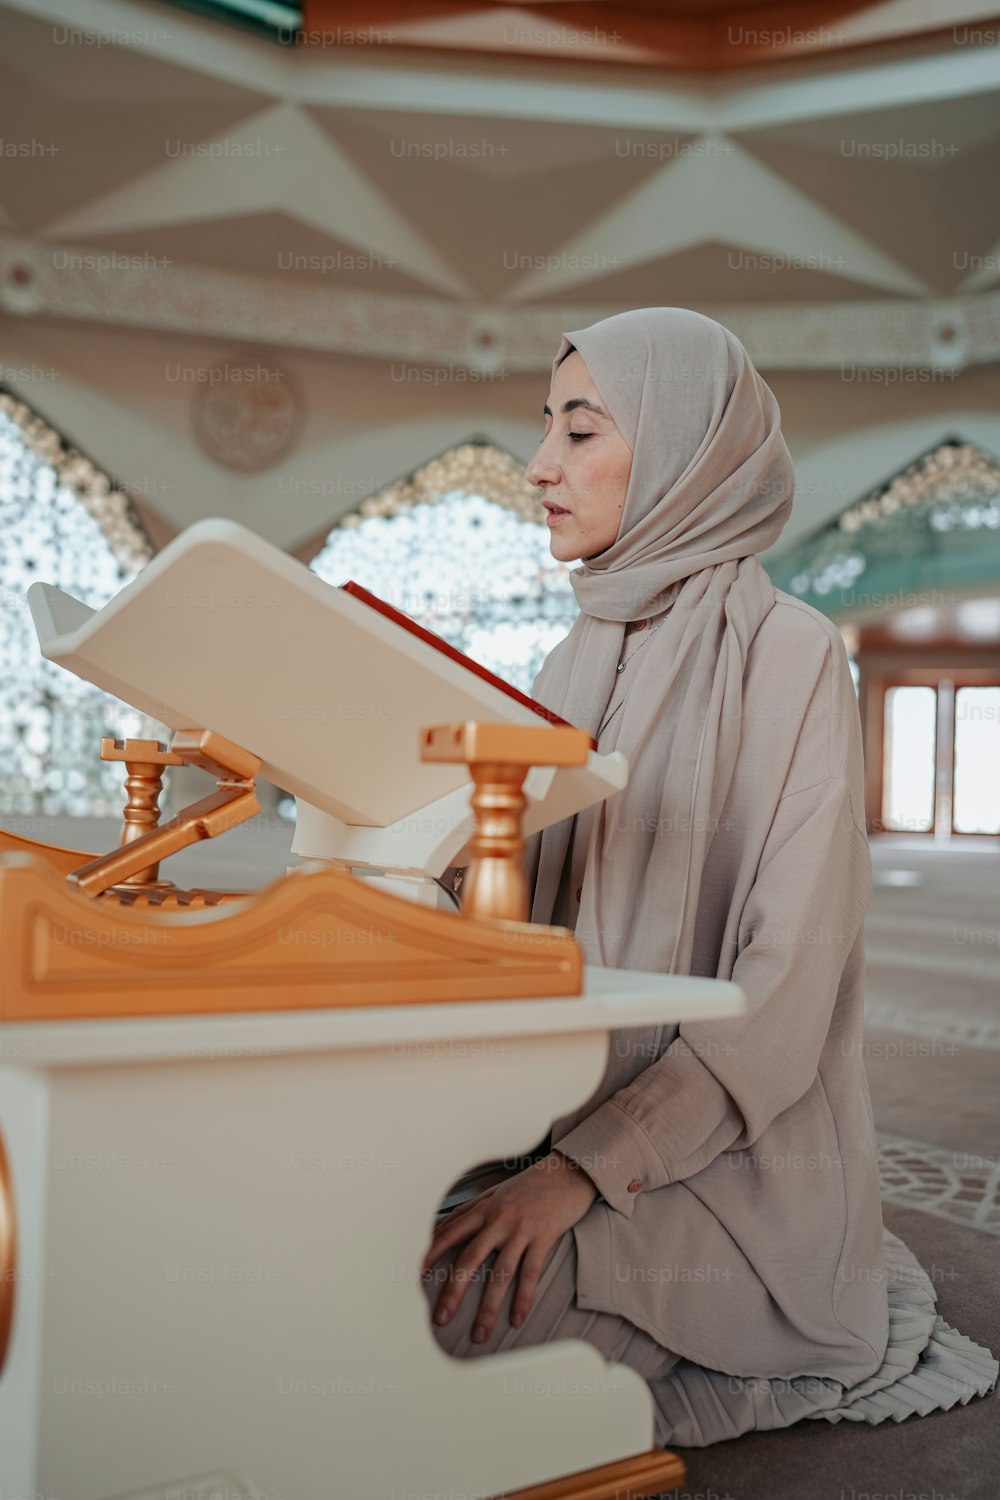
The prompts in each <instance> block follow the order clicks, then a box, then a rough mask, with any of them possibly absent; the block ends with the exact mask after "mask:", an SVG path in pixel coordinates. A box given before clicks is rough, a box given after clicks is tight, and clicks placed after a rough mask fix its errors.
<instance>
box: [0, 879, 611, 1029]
mask: <svg viewBox="0 0 1000 1500" xmlns="http://www.w3.org/2000/svg"><path fill="white" fill-rule="evenodd" d="M0 944H2V945H3V951H4V953H5V955H6V959H5V963H4V967H3V973H2V977H0V1021H35V1020H56V1019H60V1020H68V1019H74V1018H79V1017H84V1016H149V1015H185V1014H194V1013H199V1012H230V1011H243V1012H245V1011H257V1010H310V1009H323V1008H333V1007H338V1006H359V1005H412V1004H441V1003H445V1002H449V1001H466V1002H467V1001H469V1000H476V999H481V1000H501V999H520V998H524V997H534V996H545V995H578V994H580V992H581V988H582V983H583V965H582V959H581V952H580V948H579V946H578V945H577V943H576V941H575V940H574V938H573V936H572V934H571V933H570V932H568V931H567V930H566V929H565V928H560V927H532V926H531V925H529V924H527V923H516V922H495V921H492V920H490V919H483V918H472V917H469V918H466V917H459V916H457V915H455V914H454V913H452V912H447V911H435V910H432V909H430V908H428V907H424V906H419V905H418V904H417V903H416V902H413V901H408V900H406V899H405V898H404V897H400V896H393V895H390V894H389V893H387V892H385V891H381V890H377V889H373V888H370V887H369V886H368V885H367V884H366V883H365V882H364V881H361V880H356V879H355V878H354V876H352V875H349V874H348V873H347V872H346V871H344V870H340V869H338V868H336V867H335V866H332V865H331V866H328V867H324V868H316V867H313V866H303V867H302V868H301V869H296V870H293V871H292V872H291V873H290V874H288V875H285V876H282V877H281V878H280V879H279V880H277V881H275V882H274V884H273V885H270V886H268V887H267V888H266V889H265V890H263V891H261V892H259V893H257V894H254V895H250V896H246V897H244V898H243V899H242V900H239V901H232V902H230V903H228V904H227V905H225V906H221V907H219V908H218V910H216V911H213V912H210V913H208V914H207V915H206V916H205V917H202V918H200V919H199V918H196V919H195V920H192V918H191V917H190V916H189V915H188V914H187V913H185V912H184V911H182V910H177V909H174V910H172V911H171V910H166V911H161V910H158V909H157V908H156V907H155V906H147V907H144V908H142V909H139V910H135V909H131V908H130V907H128V906H123V905H120V904H119V903H118V902H113V901H103V900H99V901H95V900H93V899H91V898H89V897H87V896H84V895H82V894H81V893H80V891H79V890H76V889H73V887H72V886H70V885H69V884H68V883H67V882H66V881H65V880H62V879H60V878H59V876H58V875H57V874H56V873H55V872H54V871H53V870H52V869H51V868H49V867H48V866H47V865H46V864H45V863H44V861H43V860H41V859H37V858H34V857H33V856H31V855H30V854H6V855H4V856H2V857H0Z"/></svg>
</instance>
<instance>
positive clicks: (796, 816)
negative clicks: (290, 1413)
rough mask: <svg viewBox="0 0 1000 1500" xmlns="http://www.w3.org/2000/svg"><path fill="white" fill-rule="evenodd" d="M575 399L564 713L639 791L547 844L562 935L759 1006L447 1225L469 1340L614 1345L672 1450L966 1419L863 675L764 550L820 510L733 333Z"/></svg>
mask: <svg viewBox="0 0 1000 1500" xmlns="http://www.w3.org/2000/svg"><path fill="white" fill-rule="evenodd" d="M544 410H545V423H546V426H545V435H544V437H543V439H542V442H541V445H540V447H539V449H538V451H537V453H536V454H535V457H534V458H533V459H532V461H531V463H530V464H529V465H528V468H527V475H528V478H529V480H531V482H532V483H534V484H536V485H538V486H540V487H541V489H542V492H543V497H542V498H543V503H544V505H545V507H546V511H547V512H548V522H549V525H550V528H551V548H552V552H553V554H554V555H555V556H556V557H559V558H561V559H563V560H567V561H568V560H571V559H574V558H581V559H582V564H581V566H579V567H577V568H576V569H575V570H574V571H573V572H572V574H571V582H572V585H573V589H574V592H575V594H576V599H577V602H578V604H579V607H580V615H579V617H578V618H577V620H576V621H575V623H574V625H573V628H572V629H571V631H570V633H569V635H568V636H567V637H566V639H565V640H564V641H562V642H561V643H560V644H559V645H558V646H557V647H556V648H555V650H554V651H553V652H551V654H550V655H549V657H548V658H547V660H546V661H545V664H544V666H543V667H542V670H541V672H540V673H539V675H538V677H537V679H536V681H535V684H534V687H533V693H534V696H535V697H536V698H537V699H539V701H541V702H542V703H544V704H545V705H546V706H548V707H550V708H552V709H554V710H556V711H557V712H559V713H560V714H562V715H563V717H565V718H567V719H569V720H570V721H571V722H573V723H575V724H578V725H580V726H581V727H583V728H586V729H588V730H589V731H590V732H591V733H593V734H595V735H596V736H597V737H598V743H599V746H600V749H601V750H602V751H610V750H620V751H622V752H623V753H624V754H625V755H626V756H627V758H628V762H629V782H628V785H627V787H626V788H625V789H624V790H623V791H622V792H621V793H619V794H618V795H617V796H615V797H613V798H611V799H609V800H608V801H607V802H605V803H604V804H602V805H601V806H599V807H596V808H593V809H589V810H588V811H587V812H586V813H581V814H579V815H578V816H577V817H576V818H575V819H567V820H565V821H564V822H563V823H561V824H557V825H555V826H554V827H553V828H550V829H547V830H546V831H545V833H544V834H542V835H541V836H537V835H536V836H535V838H534V839H533V840H532V841H531V843H530V845H529V848H528V851H527V867H528V869H529V871H530V874H531V878H532V881H533V889H534V897H533V904H532V910H531V919H532V921H534V922H543V923H553V924H555V925H562V926H566V927H570V928H573V929H574V930H575V932H576V936H577V938H578V940H579V942H580V943H581V946H582V947H583V950H584V953H585V956H586V958H587V960H588V962H590V963H595V964H603V965H607V966H609V967H613V968H628V969H641V970H647V971H656V972H662V973H668V972H669V973H681V974H698V975H707V976H715V977H718V978H720V979H732V980H734V981H735V982H736V983H737V984H739V985H740V986H741V987H742V988H743V990H744V991H745V993H746V995H747V999H748V1001H749V1012H748V1014H747V1015H746V1016H745V1017H744V1018H741V1019H738V1020H732V1021H724V1022H719V1021H713V1022H711V1023H690V1024H685V1025H682V1026H680V1027H677V1026H672V1027H660V1028H658V1029H652V1028H651V1029H650V1030H649V1031H648V1032H646V1031H635V1030H630V1031H627V1032H620V1033H617V1034H616V1035H614V1036H613V1037H612V1042H611V1047H610V1050H609V1060H608V1064H607V1068H606V1071H605V1076H604V1079H603V1080H602V1082H601V1084H600V1086H599V1088H598V1089H597V1091H596V1092H595V1094H594V1095H593V1096H592V1097H591V1099H589V1100H588V1101H587V1103H586V1104H585V1105H584V1106H583V1107H582V1108H581V1109H579V1110H577V1111H576V1113H574V1114H573V1115H570V1116H567V1117H565V1118H563V1119H561V1120H557V1121H556V1122H555V1123H554V1124H553V1127H552V1132H551V1135H550V1139H549V1142H547V1143H546V1144H545V1147H544V1148H542V1150H541V1154H540V1157H539V1159H538V1160H536V1161H533V1162H531V1163H530V1164H529V1165H527V1166H525V1167H524V1168H523V1169H522V1170H520V1171H516V1172H506V1173H500V1174H497V1173H496V1172H494V1173H493V1174H492V1176H488V1177H487V1176H484V1177H482V1178H481V1180H480V1182H479V1186H480V1187H481V1189H482V1190H481V1191H479V1192H478V1193H477V1194H476V1196H474V1197H472V1198H470V1199H469V1200H467V1201H466V1202H464V1203H462V1204H460V1205H459V1207H457V1208H456V1209H454V1210H453V1211H452V1212H451V1213H450V1214H448V1215H447V1216H446V1217H444V1218H443V1219H442V1220H441V1221H440V1222H439V1223H438V1226H437V1228H436V1229H435V1232H434V1236H433V1240H432V1243H431V1246H430V1248H429V1250H428V1252H427V1256H426V1259H425V1262H424V1270H425V1272H426V1273H427V1275H426V1279H425V1289H426V1291H427V1295H428V1299H429V1301H430V1303H431V1305H432V1307H433V1310H434V1324H435V1333H436V1335H437V1337H438V1339H439V1341H440V1343H441V1345H442V1346H443V1347H444V1348H445V1349H446V1350H447V1351H449V1352H451V1353H453V1354H456V1355H460V1356H470V1355H471V1356H474V1355H478V1354H488V1353H493V1352H495V1351H498V1350H501V1349H506V1348H509V1347H511V1346H512V1345H514V1344H519V1343H520V1344H538V1343H542V1342H546V1341H548V1340H550V1339H554V1338H572V1337H578V1338H583V1339H586V1340H587V1341H589V1342H591V1343H593V1344H595V1345H596V1346H597V1347H598V1348H599V1349H600V1350H601V1351H602V1352H603V1353H604V1354H605V1356H606V1357H607V1358H609V1359H612V1360H616V1361H621V1362H622V1363H625V1364H628V1365H630V1366H632V1368H634V1369H636V1370H637V1371H639V1372H640V1373H641V1374H642V1375H643V1376H645V1378H646V1379H647V1381H648V1382H649V1384H650V1387H651V1389H652V1391H653V1394H654V1401H655V1407H656V1412H657V1440H658V1441H659V1442H661V1443H663V1444H675V1443H676V1444H680V1445H695V1446H698V1445H703V1444H706V1443H711V1442H714V1441H717V1440H718V1439H721V1438H730V1437H735V1436H737V1435H739V1434H740V1433H741V1432H745V1431H748V1430H750V1429H753V1428H772V1427H783V1426H787V1425H789V1424H790V1423H792V1422H795V1421H798V1420H799V1419H800V1418H802V1417H810V1416H820V1417H826V1418H828V1419H829V1420H831V1421H837V1420H839V1419H840V1418H842V1417H850V1418H852V1419H855V1420H857V1419H864V1420H867V1421H870V1422H878V1421H881V1420H883V1419H884V1418H885V1417H886V1416H890V1415H891V1416H893V1417H896V1418H899V1417H900V1416H904V1415H906V1414H907V1413H909V1412H916V1411H919V1412H926V1411H930V1410H933V1409H935V1408H940V1407H950V1406H952V1405H954V1404H955V1403H956V1402H958V1401H961V1402H963V1403H964V1402H965V1401H968V1400H969V1398H970V1396H972V1395H974V1394H982V1393H985V1391H987V1390H988V1389H989V1388H990V1386H991V1385H992V1384H993V1383H994V1381H995V1379H996V1374H997V1365H996V1362H995V1361H994V1360H993V1359H992V1358H991V1356H990V1354H989V1352H988V1351H987V1350H985V1349H981V1348H979V1347H978V1346H977V1345H975V1344H973V1343H971V1342H970V1341H969V1340H967V1339H964V1338H963V1337H962V1336H961V1335H959V1334H956V1333H955V1332H954V1330H952V1329H949V1328H948V1327H947V1325H946V1324H944V1323H943V1322H942V1320H941V1319H940V1318H938V1317H937V1316H936V1313H935V1308H934V1295H933V1292H932V1289H931V1286H930V1282H929V1279H928V1278H927V1276H926V1274H925V1273H924V1272H923V1271H922V1270H921V1268H920V1267H919V1265H918V1264H917V1262H916V1261H915V1259H914V1257H913V1256H912V1255H911V1253H910V1252H909V1251H908V1250H907V1248H906V1247H905V1246H904V1245H903V1244H902V1243H901V1241H900V1240H898V1239H897V1238H896V1237H895V1236H893V1235H891V1234H889V1233H887V1232H884V1231H883V1225H882V1217H881V1206H880V1198H879V1178H878V1162H877V1152H876V1143H875V1134H874V1127H873V1122H872V1113H871V1105H870V1101H869V1095H868V1088H867V1083H866V1080H865V1073H864V1065H863V1053H862V1028H863V1007H864V993H863V979H864V948H863V920H864V914H865V908H866V906H867V903H868V899H869V896H870V893H871V864H870V857H869V852H868V843H867V839H866V835H865V821H864V806H863V787H862V783H863V763H862V747H861V734H860V723H859V718H858V709H857V701H856V696H855V691H854V686H853V682H852V679H851V675H850V671H849V667H848V662H847V656H846V652H845V650H844V646H843V643H842V639H841V636H840V634H839V632H838V630H837V629H836V627H835V626H833V625H832V624H831V623H830V622H829V621H828V620H827V619H826V618H825V617H824V616H822V615H820V614H819V613H818V612H817V611H816V610H814V609H812V608H810V607H809V606H808V605H806V604H803V603H801V602H800V601H798V600H796V599H793V598H791V597H790V596H789V595H787V594H785V593H782V592H780V591H778V590H775V589H774V587H773V586H772V585H771V583H770V582H769V580H768V577H767V574H766V573H765V572H764V570H763V568H762V567H761V566H760V564H759V562H758V561H757V558H756V555H755V554H756V553H757V552H759V551H761V550H763V549H764V548H765V547H768V546H770V545H771V544H772V543H773V542H774V541H775V540H776V539H777V537H778V536H779V534H780V532H781V529H782V527H783V525H784V523H785V521H786V520H787V518H788V515H789V512H790V510H791V505H792V493H793V488H794V476H793V472H792V465H791V461H790V458H789V455H788V450H787V448H786V446H785V443H784V440H783V438H782V436H781V431H780V427H779V412H778V407H777V403H776V401H775V399H774V396H773V395H772V393H771V391H770V390H769V388H768V387H767V385H766V384H765V383H764V382H763V380H761V378H760V376H759V375H758V374H757V372H756V370H755V369H754V368H753V365H752V364H751V362H750V359H749V357H748V355H747V353H746V350H745V349H744V348H743V346H742V344H741V343H740V342H739V340H738V339H736V338H735V337H734V336H733V335H732V334H731V333H730V332H729V331H728V330H727V329H724V328H722V327H721V326H720V325H719V324H718V323H715V322H713V321H712V319H710V318H706V317H703V316H701V315H700V314H698V313H694V312H690V311H687V310H686V309H683V308H644V309H640V310H638V311H634V312H628V313H624V314H621V315H620V316H618V317H613V318H608V319H606V320H604V321H603V322H600V323H597V324H595V325H594V326H593V327H591V328H587V329H583V330H580V331H579V332H575V333H572V334H570V335H567V336H565V337H564V338H563V340H562V345H561V347H560V349H559V352H558V354H557V356H556V359H555V361H554V362H553V367H552V384H551V392H550V395H549V399H548V403H547V404H546V406H545V408H544ZM498 1175H499V1176H500V1180H499V1181H497V1180H496V1179H497V1176H498ZM473 1182H475V1174H473ZM432 1268H433V1269H432Z"/></svg>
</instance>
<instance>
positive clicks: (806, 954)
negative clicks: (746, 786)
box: [553, 777, 871, 1217]
mask: <svg viewBox="0 0 1000 1500" xmlns="http://www.w3.org/2000/svg"><path fill="white" fill-rule="evenodd" d="M870 894H871V857H870V854H869V850H868V843H867V839H866V837H865V835H864V833H863V831H862V830H861V829H860V828H859V826H858V824H857V823H856V822H855V820H854V816H853V812H852V801H851V795H850V788H849V786H848V783H847V782H846V781H845V780H843V779H842V778H838V777H829V778H827V779H825V780H823V781H821V782H818V783H817V784H815V785H813V786H810V787H806V788H804V789H802V790H800V791H796V792H793V793H790V794H789V795H787V796H785V797H783V798H782V799H781V800H780V801H779V803H778V806H777V810H776V814H775V817H774V819H773V822H772V825H771V828H770V830H769V833H768V837H767V840H766V843H765V846H764V850H763V854H762V857H761V860H760V865H759V867H758V870H757V873H756V878H755V881H754V884H753V887H752V889H751V891H750V894H749V897H748V899H747V902H746V905H745V907H744V909H743V912H742V915H741V920H740V926H739V934H738V945H737V946H738V956H737V959H736V963H735V965H734V968H733V973H732V978H733V981H734V983H736V984H738V985H739V986H740V987H741V989H743V990H744V992H745V994H746V996H747V1000H748V1011H747V1014H746V1015H745V1016H743V1017H738V1018H735V1019H734V1020H731V1021H713V1022H694V1023H687V1024H684V1025H682V1026H681V1027H680V1029H679V1033H678V1036H677V1037H676V1038H675V1039H674V1042H673V1043H672V1045H671V1046H670V1047H669V1048H668V1049H667V1051H666V1052H665V1053H664V1054H663V1056H662V1057H661V1058H659V1059H657V1061H655V1062H654V1063H651V1064H650V1065H649V1067H647V1068H645V1069H644V1070H643V1071H642V1073H640V1074H639V1076H638V1078H636V1079H635V1081H634V1082H633V1083H631V1084H629V1086H628V1087H627V1088H624V1089H621V1090H620V1091H619V1092H618V1093H616V1094H614V1095H613V1096H612V1097H611V1098H610V1099H608V1100H607V1101H606V1102H605V1103H604V1104H602V1105H600V1106H599V1107H598V1108H597V1109H595V1110H594V1111H593V1112H592V1113H591V1114H590V1115H588V1116H587V1117H586V1118H585V1119H584V1120H582V1121H580V1123H579V1124H578V1125H576V1126H575V1127H574V1128H573V1129H572V1130H571V1131H570V1132H569V1133H568V1134H567V1135H565V1136H563V1137H562V1138H561V1139H559V1140H556V1141H554V1142H553V1146H554V1147H555V1148H556V1149H557V1150H559V1151H561V1152H562V1153H563V1154H564V1155H566V1156H568V1157H570V1158H572V1159H573V1160H574V1161H576V1162H577V1164H578V1165H579V1166H580V1167H582V1168H583V1170H584V1171H585V1172H587V1174H588V1176H590V1177H591V1179H592V1180H593V1181H594V1183H595V1185H596V1186H597V1188H598V1191H599V1192H600V1194H601V1195H602V1196H603V1198H604V1199H605V1200H606V1201H607V1202H608V1203H609V1204H610V1205H611V1206H612V1207H613V1208H615V1209H616V1210H618V1212H619V1213H622V1214H624V1215H625V1216H626V1217H630V1216H631V1214H632V1210H633V1207H634V1204H635V1199H636V1194H637V1193H639V1192H641V1191H649V1190H651V1189H655V1188H658V1187H662V1186H665V1185H666V1184H668V1183H672V1182H678V1181H681V1180H682V1179H684V1178H687V1177H691V1176H693V1175H694V1174H695V1173H696V1172H699V1171H700V1170H701V1169H702V1168H703V1167H705V1166H707V1165H708V1163H709V1162H711V1161H712V1160H713V1159H714V1158H715V1157H716V1156H718V1155H719V1154H720V1153H721V1152H723V1151H735V1150H742V1149H745V1148H746V1147H749V1146H752V1145H753V1143H754V1142H755V1141H756V1140H757V1139H758V1138H759V1137H760V1136H761V1135H762V1133H763V1132H764V1131H765V1130H766V1129H767V1127H768V1126H769V1125H770V1124H771V1122H772V1121H773V1120H774V1119H776V1118H777V1116H778V1115H779V1114H781V1113H782V1112H783V1111H784V1110H786V1109H788V1108H790V1106H791V1105H793V1104H795V1103H796V1101H797V1100H798V1099H800V1098H801V1097H802V1095H803V1094H804V1093H805V1092H806V1091H807V1090H808V1089H809V1088H810V1086H811V1085H812V1083H813V1081H814V1079H815V1078H816V1075H817V1070H818V1066H819V1058H820V1054H821V1052H822V1049H823V1046H824V1043H825V1041H826V1038H827V1035H828V1032H829V1030H830V1023H831V1016H832V1013H833V1008H834V1004H835V1002H836V998H837V993H838V989H839V986H840V981H841V976H842V974H843V971H844V967H845V964H846V962H847V959H848V956H849V955H850V953H851V950H852V948H853V946H854V944H855V941H856V939H857V937H858V934H859V932H860V931H861V926H862V922H863V920H864V914H865V909H866V907H867V904H868V900H869V898H870Z"/></svg>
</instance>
